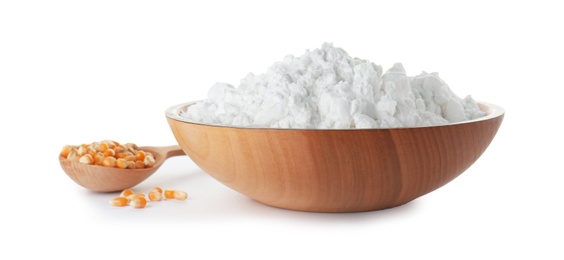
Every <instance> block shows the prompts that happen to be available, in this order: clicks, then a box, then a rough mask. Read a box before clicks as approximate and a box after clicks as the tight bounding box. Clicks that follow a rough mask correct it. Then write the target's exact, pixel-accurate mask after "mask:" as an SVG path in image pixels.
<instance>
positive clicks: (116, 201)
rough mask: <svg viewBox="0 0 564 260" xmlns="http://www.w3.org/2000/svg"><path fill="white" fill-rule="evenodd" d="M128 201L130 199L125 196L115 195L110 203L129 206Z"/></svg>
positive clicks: (117, 205)
mask: <svg viewBox="0 0 564 260" xmlns="http://www.w3.org/2000/svg"><path fill="white" fill-rule="evenodd" d="M128 202H129V201H128V200H127V198H124V197H115V198H113V199H111V200H110V204H111V205H112V206H116V207H123V206H127V203H128Z"/></svg>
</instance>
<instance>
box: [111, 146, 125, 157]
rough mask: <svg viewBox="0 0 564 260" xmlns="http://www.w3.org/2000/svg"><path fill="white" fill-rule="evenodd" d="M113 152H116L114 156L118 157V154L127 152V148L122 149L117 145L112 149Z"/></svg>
mask: <svg viewBox="0 0 564 260" xmlns="http://www.w3.org/2000/svg"><path fill="white" fill-rule="evenodd" d="M114 150H115V151H116V155H118V154H120V153H124V152H127V148H125V147H123V146H121V145H118V146H116V147H114Z"/></svg>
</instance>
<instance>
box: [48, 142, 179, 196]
mask: <svg viewBox="0 0 564 260" xmlns="http://www.w3.org/2000/svg"><path fill="white" fill-rule="evenodd" d="M139 150H143V151H145V152H151V153H152V154H153V155H154V157H155V165H154V166H153V167H151V168H144V169H120V168H111V167H105V166H98V165H88V164H82V163H79V162H75V161H70V160H67V159H66V158H64V157H62V156H60V155H59V162H60V163H61V167H62V168H63V170H64V171H65V173H66V174H67V175H68V176H69V177H70V178H71V179H72V180H73V181H75V182H76V183H78V184H79V185H80V186H82V187H85V188H87V189H89V190H92V191H98V192H115V191H121V190H124V189H128V188H131V187H133V186H135V185H137V184H139V183H141V182H142V181H144V180H145V179H147V178H149V176H151V174H153V173H154V172H155V171H157V169H159V167H161V165H162V164H163V163H164V161H165V160H166V159H168V158H169V157H173V156H179V155H184V151H183V150H182V149H181V148H180V146H178V145H172V146H164V147H152V146H146V147H139Z"/></svg>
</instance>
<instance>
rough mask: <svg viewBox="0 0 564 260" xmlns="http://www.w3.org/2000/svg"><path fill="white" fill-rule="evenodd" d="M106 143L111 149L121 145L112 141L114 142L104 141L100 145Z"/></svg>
mask: <svg viewBox="0 0 564 260" xmlns="http://www.w3.org/2000/svg"><path fill="white" fill-rule="evenodd" d="M102 143H105V144H106V145H107V146H108V148H110V149H114V148H115V147H116V146H118V145H119V143H117V142H116V141H112V140H104V141H102V142H100V144H102Z"/></svg>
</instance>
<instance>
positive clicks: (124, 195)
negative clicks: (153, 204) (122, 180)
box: [119, 189, 134, 198]
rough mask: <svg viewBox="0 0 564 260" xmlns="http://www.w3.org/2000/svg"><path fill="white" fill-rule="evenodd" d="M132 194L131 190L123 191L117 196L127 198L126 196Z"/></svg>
mask: <svg viewBox="0 0 564 260" xmlns="http://www.w3.org/2000/svg"><path fill="white" fill-rule="evenodd" d="M131 194H134V192H133V190H131V189H125V190H123V191H122V192H121V194H120V195H119V196H120V197H124V198H127V196H129V195H131Z"/></svg>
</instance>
